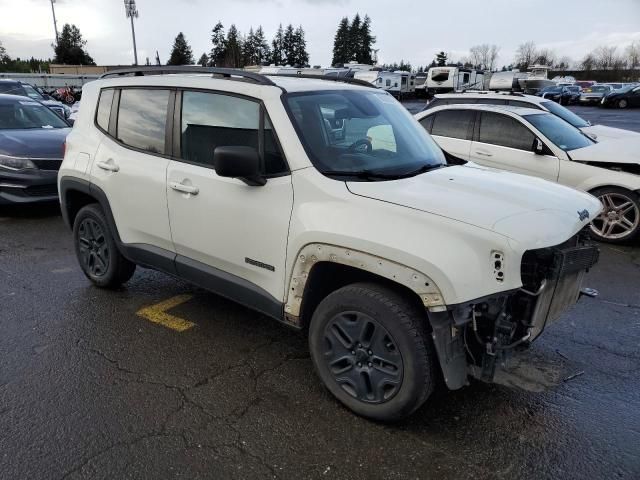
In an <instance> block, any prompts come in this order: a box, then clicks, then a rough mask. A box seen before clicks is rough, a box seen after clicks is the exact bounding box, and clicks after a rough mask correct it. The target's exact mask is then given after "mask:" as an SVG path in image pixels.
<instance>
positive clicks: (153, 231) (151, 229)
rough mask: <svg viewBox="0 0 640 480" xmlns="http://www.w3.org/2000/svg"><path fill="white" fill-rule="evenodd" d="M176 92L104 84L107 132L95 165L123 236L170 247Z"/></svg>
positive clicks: (101, 116)
mask: <svg viewBox="0 0 640 480" xmlns="http://www.w3.org/2000/svg"><path fill="white" fill-rule="evenodd" d="M172 96H173V92H172V91H171V90H169V89H163V88H137V87H136V88H123V89H121V90H114V89H103V90H102V91H101V94H100V99H99V101H98V110H97V115H96V125H97V126H98V128H99V129H100V130H101V131H102V133H103V134H105V135H103V136H102V137H103V138H102V141H101V142H100V146H99V147H98V150H97V151H96V154H95V161H94V162H93V163H92V166H91V178H92V181H93V182H94V183H95V185H96V186H98V187H99V188H101V189H102V190H103V191H104V192H105V194H106V195H107V198H108V200H109V206H110V208H111V211H112V213H113V217H114V219H115V222H116V226H117V228H118V233H119V234H120V239H121V240H122V241H123V242H124V243H130V244H142V245H145V246H147V245H152V246H155V247H159V248H161V249H163V250H168V251H172V250H173V243H172V241H171V233H170V232H169V216H168V213H167V192H166V174H167V166H168V165H169V158H168V155H167V153H168V149H170V138H169V139H168V138H167V135H166V125H167V116H168V105H169V103H170V101H169V100H170V98H172ZM110 111H111V114H109V112H110Z"/></svg>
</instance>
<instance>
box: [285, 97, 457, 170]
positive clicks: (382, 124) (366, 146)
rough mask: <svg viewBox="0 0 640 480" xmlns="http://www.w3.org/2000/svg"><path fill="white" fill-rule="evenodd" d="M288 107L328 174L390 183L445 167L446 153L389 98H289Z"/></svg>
mask: <svg viewBox="0 0 640 480" xmlns="http://www.w3.org/2000/svg"><path fill="white" fill-rule="evenodd" d="M285 102H286V103H287V106H288V111H289V114H290V116H291V120H292V122H293V123H294V125H295V127H296V131H297V132H298V135H299V137H300V139H301V141H302V143H303V145H304V148H305V150H306V152H307V154H308V155H309V157H310V158H311V160H312V162H313V164H314V165H315V167H316V168H317V169H318V170H320V171H321V172H323V173H325V174H326V175H329V176H331V175H334V176H352V177H353V178H358V179H363V180H376V179H390V178H402V177H405V176H412V175H417V174H418V173H422V172H425V171H427V170H430V169H434V168H438V167H441V166H444V165H446V160H445V158H444V154H443V153H442V150H440V148H439V147H438V146H437V145H436V143H435V142H434V141H433V140H432V139H431V137H430V136H429V135H428V134H427V133H426V131H425V130H424V129H423V128H422V127H421V126H420V124H419V123H418V122H417V121H416V120H415V119H414V118H413V117H412V116H411V114H410V113H409V112H408V111H407V110H406V109H405V108H404V107H403V106H402V105H400V104H399V103H398V102H397V101H396V100H395V99H394V98H393V97H392V96H391V95H389V94H387V93H383V92H379V91H375V90H366V91H363V90H339V91H322V92H309V93H306V92H305V93H290V94H287V95H286V97H285ZM376 177H377V178H376Z"/></svg>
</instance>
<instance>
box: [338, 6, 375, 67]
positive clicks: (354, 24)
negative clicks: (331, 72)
mask: <svg viewBox="0 0 640 480" xmlns="http://www.w3.org/2000/svg"><path fill="white" fill-rule="evenodd" d="M374 43H376V37H374V36H373V35H372V34H371V19H370V18H369V16H368V15H365V16H364V19H361V18H360V14H358V13H356V15H355V17H353V20H352V21H351V22H349V18H348V17H343V18H342V20H340V23H339V24H338V30H337V31H336V35H335V37H334V39H333V60H332V62H331V63H332V65H338V64H345V63H349V62H352V61H355V62H357V63H365V64H367V65H370V64H372V63H373V62H374V59H373V57H372V48H373V45H374Z"/></svg>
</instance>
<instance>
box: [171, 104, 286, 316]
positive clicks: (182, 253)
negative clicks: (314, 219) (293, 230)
mask: <svg viewBox="0 0 640 480" xmlns="http://www.w3.org/2000/svg"><path fill="white" fill-rule="evenodd" d="M180 103H181V115H180V116H179V117H178V116H177V117H176V118H180V124H181V125H180V138H179V144H180V146H179V154H178V156H179V157H180V159H179V160H172V161H171V162H170V163H169V168H168V172H167V196H168V206H169V218H170V223H171V232H172V237H173V243H174V246H175V250H176V253H177V254H178V257H177V269H178V271H179V272H181V268H183V269H184V268H187V269H190V271H189V272H186V273H185V276H186V277H187V278H189V277H193V275H194V271H195V270H198V269H201V270H203V271H206V272H208V273H209V274H211V275H213V276H219V277H220V281H222V282H232V283H233V282H238V285H241V286H240V287H238V288H236V289H235V293H238V292H239V291H240V290H246V291H247V292H249V291H253V290H252V289H253V287H254V286H255V287H257V289H256V290H255V291H257V292H259V293H260V292H267V293H268V294H269V295H270V296H271V297H273V298H274V299H277V300H278V301H280V302H282V301H283V300H284V277H285V275H284V273H285V272H284V268H285V256H286V245H287V235H288V231H289V220H290V218H291V210H292V207H293V187H292V183H291V176H290V175H289V173H288V168H287V166H286V162H285V161H284V157H283V155H282V154H281V151H280V149H279V147H278V143H277V141H276V137H275V133H274V129H273V128H272V126H271V123H270V121H269V118H268V116H267V115H266V113H265V112H264V108H263V107H262V106H261V104H260V103H259V102H257V101H254V100H253V99H249V98H246V97H240V96H233V95H225V94H219V93H206V92H198V91H184V92H183V93H182V101H181V102H177V104H178V105H179V104H180ZM218 146H248V147H253V148H255V149H257V150H258V151H259V153H260V158H261V159H262V162H263V169H264V170H263V171H264V173H265V175H266V176H267V177H268V180H267V183H266V184H265V185H264V186H249V185H247V184H246V183H244V182H243V181H242V180H240V179H236V178H223V177H220V176H218V175H217V174H216V172H215V170H214V168H213V164H212V160H213V152H214V150H215V148H216V147H218ZM181 264H183V266H181ZM184 265H187V266H186V267H185V266H184ZM191 279H192V280H193V278H191ZM247 282H248V283H247ZM205 286H206V285H205ZM212 289H213V290H216V288H212ZM219 293H223V294H225V293H224V292H221V291H220V292H219ZM233 294H234V292H232V293H231V294H227V296H231V297H233ZM234 299H238V298H234ZM240 300H241V299H240ZM258 309H260V308H258Z"/></svg>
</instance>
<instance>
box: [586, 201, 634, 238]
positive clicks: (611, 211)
mask: <svg viewBox="0 0 640 480" xmlns="http://www.w3.org/2000/svg"><path fill="white" fill-rule="evenodd" d="M598 199H599V200H600V202H601V203H602V206H603V207H604V210H603V211H602V213H601V214H600V215H599V216H598V217H597V218H595V219H594V220H593V222H591V231H592V232H593V233H595V234H596V235H598V236H599V237H602V238H605V239H608V240H621V239H623V238H626V237H628V236H629V235H631V234H632V233H633V232H634V231H635V230H636V228H638V223H640V211H639V210H638V206H637V205H636V204H635V202H634V201H633V200H632V199H630V198H629V197H627V196H626V195H622V194H620V193H604V194H602V195H599V196H598Z"/></svg>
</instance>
